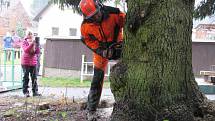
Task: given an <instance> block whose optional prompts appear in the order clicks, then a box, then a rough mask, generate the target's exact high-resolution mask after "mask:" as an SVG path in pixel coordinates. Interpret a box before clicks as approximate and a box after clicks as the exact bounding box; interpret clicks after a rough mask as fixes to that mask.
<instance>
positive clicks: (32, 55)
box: [21, 31, 41, 97]
mask: <svg viewBox="0 0 215 121" xmlns="http://www.w3.org/2000/svg"><path fill="white" fill-rule="evenodd" d="M22 49H23V53H22V59H21V65H22V69H23V73H24V74H23V93H24V95H25V96H26V97H30V95H29V91H28V87H29V86H28V83H29V74H30V76H31V81H32V92H33V96H41V94H39V93H38V85H37V71H36V65H37V54H39V53H40V48H39V45H38V44H37V43H36V41H35V40H34V39H33V35H32V32H30V31H29V32H27V36H26V37H25V39H24V40H23V43H22Z"/></svg>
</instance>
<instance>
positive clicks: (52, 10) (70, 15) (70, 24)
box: [38, 5, 82, 43]
mask: <svg viewBox="0 0 215 121" xmlns="http://www.w3.org/2000/svg"><path fill="white" fill-rule="evenodd" d="M81 23H82V16H80V15H79V14H77V13H74V12H73V10H72V9H66V8H65V9H64V10H61V9H60V8H59V7H58V6H57V5H50V7H48V9H47V10H46V11H44V13H43V14H42V16H41V18H40V20H39V24H38V36H40V38H41V43H45V41H46V40H45V38H47V37H52V27H58V28H59V36H58V37H69V28H76V29H77V35H76V36H75V37H76V38H80V36H81V34H80V26H81ZM70 37H71V36H70Z"/></svg>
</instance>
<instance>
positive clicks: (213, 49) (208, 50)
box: [192, 42, 215, 75]
mask: <svg viewBox="0 0 215 121" xmlns="http://www.w3.org/2000/svg"><path fill="white" fill-rule="evenodd" d="M192 64H193V72H194V74H195V75H199V72H200V71H201V70H210V65H215V43H214V42H193V43H192Z"/></svg>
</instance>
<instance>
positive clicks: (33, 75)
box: [22, 65, 38, 94]
mask: <svg viewBox="0 0 215 121" xmlns="http://www.w3.org/2000/svg"><path fill="white" fill-rule="evenodd" d="M22 70H23V73H24V75H23V80H22V82H23V86H22V91H23V93H24V94H25V93H29V92H28V87H29V86H28V83H29V74H30V76H31V81H32V91H33V93H37V91H38V85H37V74H36V66H27V65H22Z"/></svg>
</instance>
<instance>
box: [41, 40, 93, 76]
mask: <svg viewBox="0 0 215 121" xmlns="http://www.w3.org/2000/svg"><path fill="white" fill-rule="evenodd" d="M44 53H45V54H44V65H43V66H44V69H43V75H44V76H45V77H50V76H55V77H62V76H63V77H65V76H72V77H80V71H81V59H82V55H83V54H84V55H85V56H86V61H92V51H91V50H90V49H88V48H87V47H86V46H85V45H84V44H83V43H82V42H81V40H80V39H72V38H71V39H59V38H51V39H50V38H49V39H47V41H46V44H45V52H44Z"/></svg>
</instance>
